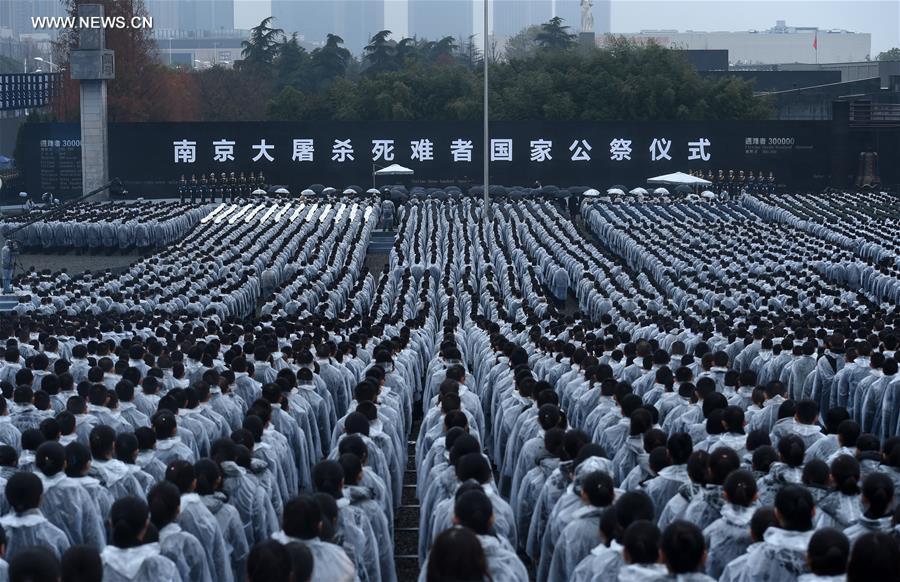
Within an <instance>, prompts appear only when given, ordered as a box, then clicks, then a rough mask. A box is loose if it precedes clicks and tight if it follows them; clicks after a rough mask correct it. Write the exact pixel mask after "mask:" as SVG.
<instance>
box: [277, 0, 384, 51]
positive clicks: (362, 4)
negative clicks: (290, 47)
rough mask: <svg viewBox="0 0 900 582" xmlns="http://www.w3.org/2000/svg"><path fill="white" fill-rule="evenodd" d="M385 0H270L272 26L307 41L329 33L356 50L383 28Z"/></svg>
mask: <svg viewBox="0 0 900 582" xmlns="http://www.w3.org/2000/svg"><path fill="white" fill-rule="evenodd" d="M384 3H385V0H272V16H274V17H275V22H274V26H275V27H277V28H281V29H284V31H285V33H286V34H288V35H290V34H292V33H294V32H296V33H298V34H299V35H300V36H302V37H303V39H304V40H305V41H306V42H309V43H313V44H321V43H324V42H325V37H326V35H328V34H336V35H338V36H340V37H341V38H343V39H344V46H346V47H347V48H348V49H350V51H351V52H353V53H356V54H359V53H360V52H361V51H362V48H363V47H364V46H365V45H366V44H367V43H368V40H369V38H371V36H372V35H374V34H375V33H376V32H378V31H380V30H382V29H383V28H384Z"/></svg>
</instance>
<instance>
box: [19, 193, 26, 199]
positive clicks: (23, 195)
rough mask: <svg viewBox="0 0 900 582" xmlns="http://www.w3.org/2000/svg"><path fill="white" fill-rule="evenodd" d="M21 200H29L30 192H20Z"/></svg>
mask: <svg viewBox="0 0 900 582" xmlns="http://www.w3.org/2000/svg"><path fill="white" fill-rule="evenodd" d="M19 198H28V192H19Z"/></svg>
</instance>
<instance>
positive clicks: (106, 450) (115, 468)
mask: <svg viewBox="0 0 900 582" xmlns="http://www.w3.org/2000/svg"><path fill="white" fill-rule="evenodd" d="M89 444H90V448H91V456H92V457H93V460H92V462H91V471H90V473H89V474H90V475H91V476H92V477H94V478H96V479H98V480H99V481H100V482H101V483H102V484H103V486H104V487H106V488H107V489H109V491H110V494H111V495H112V496H113V499H118V498H119V497H128V496H133V497H140V496H141V495H146V492H145V490H144V488H143V486H142V485H141V482H140V481H138V479H137V478H136V477H135V476H134V475H133V474H132V472H131V471H129V470H128V467H127V466H126V465H125V463H123V462H122V461H120V460H118V459H116V458H114V454H115V450H116V431H114V430H113V429H112V428H110V427H108V426H106V425H102V424H101V425H100V426H97V427H95V428H94V429H93V430H91V435H90V440H89Z"/></svg>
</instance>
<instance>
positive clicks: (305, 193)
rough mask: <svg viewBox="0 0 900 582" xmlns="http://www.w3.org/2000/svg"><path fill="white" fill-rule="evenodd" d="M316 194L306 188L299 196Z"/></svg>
mask: <svg viewBox="0 0 900 582" xmlns="http://www.w3.org/2000/svg"><path fill="white" fill-rule="evenodd" d="M315 195H316V193H315V192H313V191H312V190H310V189H309V188H307V189H306V190H304V191H302V192H300V196H315Z"/></svg>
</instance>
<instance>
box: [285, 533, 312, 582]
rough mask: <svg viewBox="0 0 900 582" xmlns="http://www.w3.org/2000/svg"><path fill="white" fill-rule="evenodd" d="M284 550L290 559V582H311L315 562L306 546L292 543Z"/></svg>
mask: <svg viewBox="0 0 900 582" xmlns="http://www.w3.org/2000/svg"><path fill="white" fill-rule="evenodd" d="M286 548H287V551H288V554H289V555H290V557H291V578H290V580H291V582H313V578H312V575H313V568H314V567H315V562H314V560H313V555H312V552H311V551H309V548H308V547H306V544H301V543H299V542H294V543H291V544H288V545H287V546H286Z"/></svg>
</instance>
